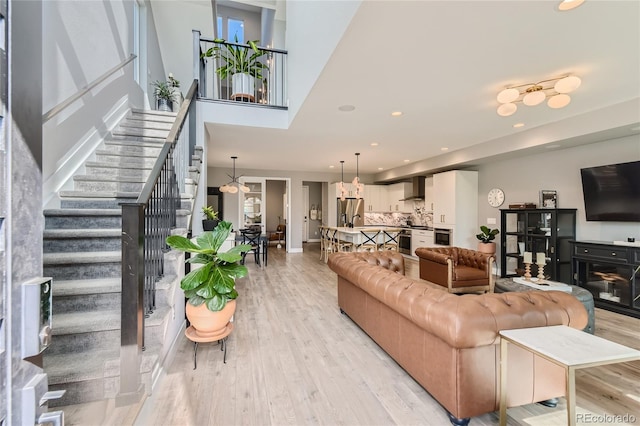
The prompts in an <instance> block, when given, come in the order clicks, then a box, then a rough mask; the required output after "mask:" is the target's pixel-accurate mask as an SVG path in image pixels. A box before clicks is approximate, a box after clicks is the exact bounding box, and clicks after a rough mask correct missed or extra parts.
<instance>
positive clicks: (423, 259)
mask: <svg viewBox="0 0 640 426" xmlns="http://www.w3.org/2000/svg"><path fill="white" fill-rule="evenodd" d="M416 255H417V256H418V258H419V259H420V278H422V279H423V280H426V281H429V282H432V283H434V284H438V285H441V286H443V287H446V288H447V291H449V293H478V292H482V293H486V292H488V293H493V287H494V276H493V271H492V268H493V263H494V262H495V258H494V256H493V255H491V254H487V253H481V252H479V251H476V250H470V249H465V248H461V247H442V248H440V247H438V248H436V247H420V248H418V249H416Z"/></svg>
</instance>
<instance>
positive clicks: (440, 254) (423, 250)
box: [416, 247, 454, 265]
mask: <svg viewBox="0 0 640 426" xmlns="http://www.w3.org/2000/svg"><path fill="white" fill-rule="evenodd" d="M441 250H446V249H441ZM416 256H418V257H419V258H420V259H425V260H430V261H432V262H436V263H441V264H443V265H446V264H447V260H449V259H451V260H452V262H453V261H454V259H453V256H452V254H451V253H449V252H448V251H435V250H433V249H430V248H427V247H418V248H417V249H416Z"/></svg>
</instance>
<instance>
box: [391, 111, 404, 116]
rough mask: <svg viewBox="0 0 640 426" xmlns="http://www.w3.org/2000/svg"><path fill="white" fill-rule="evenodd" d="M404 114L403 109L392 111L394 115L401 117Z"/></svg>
mask: <svg viewBox="0 0 640 426" xmlns="http://www.w3.org/2000/svg"><path fill="white" fill-rule="evenodd" d="M401 115H402V111H393V112H392V113H391V116H392V117H400V116H401Z"/></svg>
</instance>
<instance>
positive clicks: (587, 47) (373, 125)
mask: <svg viewBox="0 0 640 426" xmlns="http://www.w3.org/2000/svg"><path fill="white" fill-rule="evenodd" d="M557 4H558V2H556V1H540V0H538V1H365V2H363V3H362V5H361V6H360V9H359V10H358V12H357V13H356V15H355V17H354V18H353V20H352V22H351V25H350V26H349V28H348V29H347V31H346V33H345V35H344V37H343V39H342V40H341V41H340V43H339V44H338V46H337V48H336V50H335V51H334V53H333V55H332V57H331V58H330V60H329V62H328V63H327V64H326V67H325V68H324V70H323V72H322V73H321V75H320V78H319V79H318V80H317V82H316V84H315V85H314V87H313V89H312V91H311V92H310V94H309V96H308V97H307V99H306V100H305V102H304V104H303V106H302V108H301V109H300V111H299V112H298V114H297V115H296V117H295V119H294V121H293V122H292V123H291V126H290V128H289V129H287V130H278V129H265V128H256V127H241V126H231V125H216V124H209V126H210V129H209V130H210V131H211V132H212V134H213V135H215V136H214V140H213V144H212V145H213V149H210V150H209V152H210V154H211V153H213V152H215V155H210V156H209V159H208V162H209V166H213V167H229V161H230V160H229V156H231V155H238V156H239V157H241V158H242V162H241V166H242V168H250V169H273V170H302V171H314V172H328V171H331V170H332V169H329V166H330V165H335V166H336V168H335V169H333V170H336V171H337V170H338V169H339V161H340V160H346V161H347V162H346V163H345V171H346V170H355V156H354V153H355V152H361V153H362V155H361V156H360V171H361V173H363V174H365V173H377V178H378V180H384V179H390V178H397V177H400V176H402V175H403V174H404V175H408V174H416V172H423V171H425V172H426V171H429V170H428V169H429V168H430V169H432V170H433V169H434V168H437V165H438V158H439V157H438V156H441V157H442V158H443V159H446V158H447V156H448V158H451V156H452V154H451V153H455V154H460V153H464V151H465V150H472V149H473V148H471V147H473V146H477V145H478V144H482V143H487V142H489V141H493V143H494V144H495V143H496V141H505V142H506V141H508V140H509V136H510V135H513V138H514V139H523V138H526V135H527V134H528V133H531V134H533V133H534V132H535V134H536V135H538V136H539V135H541V134H544V132H545V131H546V130H545V129H547V128H548V129H549V130H548V131H547V134H546V135H545V137H544V138H540V140H541V141H542V140H543V141H544V143H547V144H549V143H554V144H557V145H560V147H562V143H561V142H558V141H557V140H556V138H557V137H560V136H556V135H555V133H557V134H558V135H559V134H560V133H561V134H562V140H567V141H568V142H567V143H570V144H572V145H575V144H577V143H578V144H579V143H581V140H582V141H584V143H591V142H594V137H584V138H582V139H581V138H576V137H575V136H577V135H583V134H584V133H585V132H584V129H580V128H573V129H563V131H562V132H558V129H559V128H561V127H562V126H561V125H559V123H558V122H560V124H561V123H563V122H564V121H566V122H567V123H570V122H571V120H566V119H568V118H570V117H576V116H581V115H585V114H586V115H588V116H589V121H590V122H591V123H593V122H597V121H598V120H601V121H602V123H599V126H597V127H596V128H597V129H600V130H601V131H604V130H606V129H607V128H608V127H613V126H609V125H608V123H607V120H610V117H611V114H607V110H608V109H609V107H613V106H616V105H618V104H621V103H623V102H626V108H627V110H628V109H629V108H631V114H630V117H631V120H628V121H629V122H628V124H629V125H628V126H627V125H625V126H620V127H619V128H616V129H615V131H608V132H601V133H599V134H601V135H602V136H603V137H607V138H611V137H620V136H626V135H630V134H632V131H630V129H631V128H637V127H638V123H639V122H640V2H638V1H594V0H587V1H586V2H585V3H584V4H583V5H582V6H580V7H579V8H577V9H575V10H573V11H570V12H559V11H557V9H556V6H557ZM567 73H574V74H576V75H578V76H580V77H581V78H582V85H581V87H580V88H579V89H578V90H576V91H575V92H574V93H572V94H571V97H572V101H571V103H570V104H569V105H568V106H567V107H565V108H563V109H557V110H554V109H551V108H549V107H547V106H546V104H541V105H538V106H535V107H526V106H524V105H522V104H519V105H518V111H517V112H516V113H515V114H514V115H512V116H510V117H500V116H498V115H497V114H496V108H497V106H498V103H497V101H496V94H497V93H498V92H499V91H500V90H501V89H503V88H504V87H505V86H507V85H515V84H521V83H528V82H536V81H540V80H544V79H547V78H551V77H556V76H560V75H563V74H567ZM629 101H631V102H629ZM344 104H350V105H354V106H355V107H356V109H355V110H354V111H352V112H340V111H339V110H338V106H340V105H344ZM395 110H400V111H402V112H403V115H402V116H401V117H392V116H391V115H390V113H391V112H392V111H395ZM600 112H602V114H601V113H600ZM519 122H521V123H524V124H525V126H524V127H522V128H519V129H515V128H513V127H512V126H513V124H515V123H519ZM573 122H574V123H575V120H574V121H573ZM625 124H626V123H625ZM565 127H566V126H565ZM575 127H578V126H575ZM616 127H618V126H617V125H616ZM554 132H555V133H554ZM567 132H569V133H567ZM635 132H636V133H638V129H636V130H635ZM505 137H506V139H505ZM638 137H639V142H640V136H638ZM601 140H602V139H601ZM373 142H376V143H378V144H379V145H378V146H377V147H372V146H371V143H373ZM504 145H505V146H509V145H510V144H507V143H504ZM528 145H529V146H530V147H531V148H535V145H536V143H530V144H528ZM442 147H447V148H448V151H447V154H444V155H443V151H441V148H442ZM475 151H476V152H477V151H479V150H478V149H477V147H476V150H475ZM504 151H509V148H505V149H504ZM639 155H640V144H639ZM467 157H468V156H467ZM475 157H477V160H478V162H481V161H486V158H484V159H482V158H481V157H482V155H476V156H475ZM404 160H411V162H412V163H413V162H418V163H417V164H414V166H415V167H408V166H407V165H406V164H407V163H405V162H404ZM425 160H429V161H425ZM467 160H468V158H467ZM239 161H240V160H239ZM468 163H469V162H468V161H467V164H468ZM471 163H473V161H472V162H471ZM422 164H425V166H424V167H423V166H422ZM239 166H240V164H239ZM379 167H382V168H384V170H385V171H384V172H380V171H379V169H378V168H379ZM409 172H411V173H409Z"/></svg>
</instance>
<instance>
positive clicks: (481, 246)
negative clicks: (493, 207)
mask: <svg viewBox="0 0 640 426" xmlns="http://www.w3.org/2000/svg"><path fill="white" fill-rule="evenodd" d="M499 233H500V231H499V230H497V229H489V227H488V226H485V225H482V226H481V227H480V233H479V234H476V238H477V239H478V240H479V241H480V242H479V243H478V251H479V252H482V253H489V254H495V253H496V243H494V242H493V240H495V239H496V235H498V234H499Z"/></svg>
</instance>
